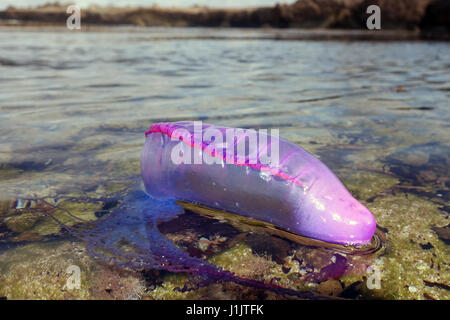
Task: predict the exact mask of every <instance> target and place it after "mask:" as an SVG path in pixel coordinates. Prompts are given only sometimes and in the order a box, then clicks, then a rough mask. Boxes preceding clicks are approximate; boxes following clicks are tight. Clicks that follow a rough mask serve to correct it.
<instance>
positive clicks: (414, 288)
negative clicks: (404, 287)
mask: <svg viewBox="0 0 450 320" xmlns="http://www.w3.org/2000/svg"><path fill="white" fill-rule="evenodd" d="M408 290H409V292H412V293H414V292H417V288H416V287H414V286H409V287H408Z"/></svg>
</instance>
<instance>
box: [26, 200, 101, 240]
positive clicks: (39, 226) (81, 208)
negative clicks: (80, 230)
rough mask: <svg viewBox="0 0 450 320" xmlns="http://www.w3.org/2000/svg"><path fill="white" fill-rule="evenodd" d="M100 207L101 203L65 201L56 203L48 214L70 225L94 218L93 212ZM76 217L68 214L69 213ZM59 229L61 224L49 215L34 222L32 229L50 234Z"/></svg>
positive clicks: (42, 233) (39, 232)
mask: <svg viewBox="0 0 450 320" xmlns="http://www.w3.org/2000/svg"><path fill="white" fill-rule="evenodd" d="M101 207H102V205H101V203H87V202H69V201H66V202H64V203H62V204H59V205H58V208H57V209H56V210H54V211H52V212H51V213H50V214H51V215H52V216H53V217H54V218H56V219H58V220H59V221H60V222H61V223H63V224H65V225H66V226H68V227H70V226H73V225H74V224H76V223H80V222H86V221H92V220H96V219H97V217H96V216H95V212H96V211H97V210H99V209H100V208H101ZM68 212H70V214H72V215H73V216H75V217H78V218H80V219H81V220H79V219H76V218H73V217H71V216H70V215H69V213H68ZM60 230H61V225H60V224H58V223H57V222H56V221H55V220H53V219H51V218H50V217H45V219H41V220H40V221H39V222H38V223H36V224H35V225H34V226H33V228H32V231H33V232H36V233H38V234H40V235H50V234H55V233H58V232H59V231H60Z"/></svg>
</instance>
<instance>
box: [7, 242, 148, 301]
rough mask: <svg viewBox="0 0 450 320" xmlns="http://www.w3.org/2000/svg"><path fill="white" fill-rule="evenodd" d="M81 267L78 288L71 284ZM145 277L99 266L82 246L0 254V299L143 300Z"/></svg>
mask: <svg viewBox="0 0 450 320" xmlns="http://www.w3.org/2000/svg"><path fill="white" fill-rule="evenodd" d="M69 267H70V268H74V267H75V268H78V270H79V276H80V278H79V279H80V282H79V286H76V285H75V286H74V285H71V284H73V282H71V279H73V276H74V275H75V274H74V273H73V271H72V270H73V269H70V268H69ZM144 293H145V287H144V284H143V279H142V276H140V275H139V274H137V273H135V272H131V271H126V270H121V269H118V268H116V267H112V266H108V265H104V264H99V263H98V262H96V261H95V260H93V259H92V258H91V257H90V256H89V255H87V253H86V249H85V248H84V245H83V244H82V243H75V242H67V241H55V242H46V243H33V244H27V245H24V246H21V247H16V248H14V249H10V250H7V251H5V252H3V253H2V254H0V296H2V297H6V298H7V299H52V300H53V299H140V298H141V297H142V296H143V295H144Z"/></svg>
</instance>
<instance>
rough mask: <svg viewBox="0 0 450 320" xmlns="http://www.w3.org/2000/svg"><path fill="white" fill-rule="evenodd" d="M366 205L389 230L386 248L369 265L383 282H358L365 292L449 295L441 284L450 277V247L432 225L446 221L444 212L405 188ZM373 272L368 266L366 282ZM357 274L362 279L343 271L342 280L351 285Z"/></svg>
mask: <svg viewBox="0 0 450 320" xmlns="http://www.w3.org/2000/svg"><path fill="white" fill-rule="evenodd" d="M368 207H369V209H370V210H371V211H372V212H373V213H374V215H375V217H376V219H377V223H378V224H379V225H382V226H383V227H385V228H386V229H387V230H388V232H387V249H386V251H385V254H384V255H383V256H381V257H379V258H378V259H377V260H376V261H375V262H374V264H373V265H372V268H373V269H375V270H378V271H379V277H380V280H381V281H380V285H381V288H379V289H377V288H369V287H368V286H367V285H366V283H364V285H362V286H361V291H362V293H363V295H364V297H365V298H381V299H426V298H427V296H432V297H435V298H436V299H449V298H450V293H449V291H448V290H446V289H445V285H447V286H448V283H450V272H449V271H450V270H449V269H450V268H449V265H448V257H449V254H450V250H449V247H448V246H447V245H446V244H445V243H444V242H442V241H441V240H439V239H438V236H437V235H436V233H435V232H433V230H432V227H434V226H443V225H446V224H447V217H446V215H445V214H443V213H442V212H441V211H440V210H438V208H437V207H438V206H437V205H436V204H434V203H432V202H430V201H427V200H424V199H422V198H420V197H418V196H415V195H412V194H408V193H401V194H398V195H395V196H389V197H379V198H376V199H375V200H374V202H373V203H370V204H368ZM374 275H375V274H374V273H371V272H368V273H367V274H366V275H365V278H364V282H365V280H370V279H369V278H370V277H372V279H373V276H374ZM357 278H359V280H360V279H361V277H355V276H347V277H343V278H342V279H341V280H342V281H343V282H344V283H345V285H349V284H351V283H353V282H354V281H355V280H357ZM430 283H431V284H430ZM433 284H435V285H433ZM443 284H444V285H443Z"/></svg>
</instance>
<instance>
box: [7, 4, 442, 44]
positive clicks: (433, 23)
mask: <svg viewBox="0 0 450 320" xmlns="http://www.w3.org/2000/svg"><path fill="white" fill-rule="evenodd" d="M373 3H378V5H379V6H380V8H381V12H382V30H371V31H370V32H364V31H369V30H367V27H366V19H367V17H368V16H369V15H368V14H367V13H366V8H367V6H368V5H369V4H373ZM67 6H68V5H60V4H52V5H46V6H40V7H36V8H26V9H21V8H13V7H10V8H8V9H6V10H3V11H0V26H64V25H65V23H66V20H67V17H68V16H69V14H67V13H66V9H67ZM449 19H450V4H449V2H448V1H446V0H378V1H374V0H346V1H342V0H341V1H338V0H299V1H297V2H296V3H294V4H291V5H287V4H281V5H280V4H277V5H276V6H274V7H261V8H246V9H211V8H207V7H191V8H179V9H177V8H160V7H157V6H153V7H148V8H117V7H90V8H88V9H85V10H82V11H81V21H82V24H83V25H84V26H85V28H86V27H88V28H89V26H117V25H131V26H152V27H213V28H274V29H279V28H282V29H285V28H292V29H297V28H300V29H322V30H323V29H330V30H331V29H333V30H334V29H347V30H349V32H348V34H349V35H350V37H351V35H352V32H353V31H355V30H356V31H360V34H359V35H355V36H354V37H356V38H358V37H363V38H364V39H371V38H374V39H380V38H382V39H383V38H386V37H387V38H389V39H392V40H395V38H396V37H397V38H399V39H400V40H401V39H405V38H406V39H445V40H447V39H450V22H449V21H448V20H449ZM395 30H396V31H399V32H395ZM344 33H345V32H344ZM330 34H331V37H333V34H332V33H330ZM329 36H330V35H326V36H325V37H329ZM311 37H314V35H313V36H311ZM335 37H336V35H335ZM337 37H338V38H339V37H343V36H342V34H338V35H337Z"/></svg>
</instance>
